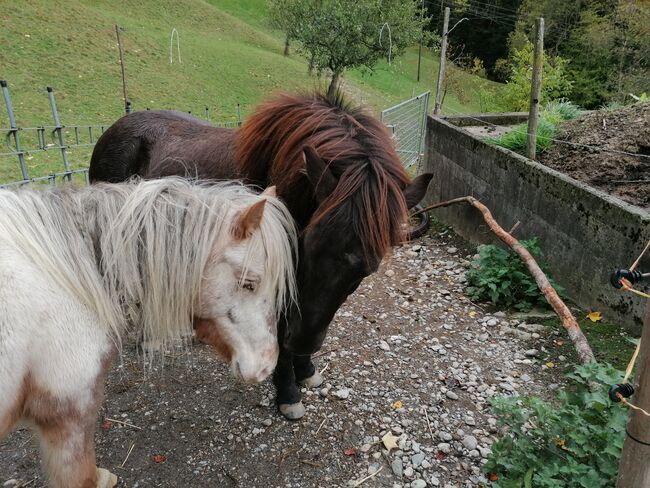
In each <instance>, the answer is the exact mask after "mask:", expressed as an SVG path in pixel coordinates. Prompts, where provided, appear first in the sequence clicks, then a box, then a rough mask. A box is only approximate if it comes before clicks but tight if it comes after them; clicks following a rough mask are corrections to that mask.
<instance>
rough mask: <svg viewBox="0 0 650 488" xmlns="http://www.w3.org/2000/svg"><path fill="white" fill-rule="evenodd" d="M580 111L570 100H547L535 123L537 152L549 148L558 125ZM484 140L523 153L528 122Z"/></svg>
mask: <svg viewBox="0 0 650 488" xmlns="http://www.w3.org/2000/svg"><path fill="white" fill-rule="evenodd" d="M580 113H581V111H580V108H579V107H577V106H576V105H574V104H573V103H571V102H567V101H553V102H549V103H548V104H547V105H546V107H544V109H543V110H542V112H541V114H540V117H539V121H538V123H537V139H536V150H537V152H542V151H546V150H548V149H550V147H551V146H552V145H553V139H554V138H555V135H556V134H557V130H558V126H559V125H560V124H561V123H562V122H564V121H565V120H571V119H575V118H577V117H579V116H580ZM485 140H486V141H487V142H489V143H491V144H496V145H497V146H501V147H505V148H506V149H510V150H511V151H515V152H518V153H520V154H525V153H526V147H527V145H528V123H526V122H525V123H523V124H519V125H516V126H514V127H513V128H512V130H510V131H509V132H506V133H505V134H503V135H502V136H500V137H486V138H485Z"/></svg>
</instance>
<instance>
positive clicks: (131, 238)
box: [0, 178, 296, 346]
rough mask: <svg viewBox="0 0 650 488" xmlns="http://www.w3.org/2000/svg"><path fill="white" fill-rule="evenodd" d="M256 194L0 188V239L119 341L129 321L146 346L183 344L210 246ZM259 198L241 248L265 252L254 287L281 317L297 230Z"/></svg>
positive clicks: (177, 187) (209, 189)
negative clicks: (268, 296)
mask: <svg viewBox="0 0 650 488" xmlns="http://www.w3.org/2000/svg"><path fill="white" fill-rule="evenodd" d="M260 198H261V197H260V196H258V195H256V194H254V193H253V192H251V191H250V190H249V189H248V188H246V187H244V186H242V185H240V184H233V183H217V184H202V183H192V182H188V181H186V180H183V179H180V178H166V179H162V180H152V181H143V182H130V183H126V184H120V185H106V184H104V185H93V186H90V187H85V188H64V189H48V190H43V191H37V190H17V191H9V190H3V191H0V209H1V211H0V240H2V241H5V242H7V243H9V244H11V245H12V246H14V247H15V248H16V249H17V250H19V251H20V252H22V253H23V254H24V255H25V256H27V257H28V258H29V259H31V260H32V261H33V262H34V263H35V264H36V265H37V266H38V267H39V268H40V269H41V270H43V272H44V273H46V274H48V275H49V276H51V277H52V278H53V279H54V280H55V281H56V283H57V284H58V285H59V286H61V287H63V288H64V289H66V290H68V291H69V292H70V293H72V294H74V295H75V296H76V297H77V298H78V299H79V300H80V301H81V302H82V303H83V304H84V305H86V306H87V307H88V308H89V309H91V310H92V311H94V312H95V313H96V314H97V315H98V317H99V319H100V322H101V323H102V324H103V326H105V327H107V328H108V330H109V331H110V333H111V334H112V336H113V338H114V340H115V341H116V343H117V344H118V345H119V344H121V341H122V337H123V335H124V333H125V331H126V328H127V325H128V324H132V325H133V327H134V328H136V329H139V330H141V331H142V338H143V340H144V343H145V344H155V345H158V346H165V345H167V344H171V343H178V342H179V341H181V342H182V343H186V341H187V339H188V338H189V337H190V336H191V333H192V320H191V319H192V316H193V307H194V305H195V304H196V302H197V300H198V297H199V291H200V288H201V282H202V277H203V272H204V269H205V266H206V264H207V262H208V259H209V258H210V256H211V253H212V250H213V248H214V247H215V246H218V245H220V243H221V245H223V243H225V242H228V239H229V237H228V236H229V235H230V232H231V227H232V224H233V219H234V218H235V217H236V216H237V214H238V213H239V211H240V210H242V209H244V208H246V207H248V206H249V205H252V204H253V203H255V202H256V201H258V200H259V199H260ZM264 198H266V197H264ZM267 200H268V201H267V204H266V207H265V211H264V218H263V219H262V223H261V227H260V229H259V230H258V231H257V232H255V233H254V234H253V237H252V238H251V239H250V245H249V249H248V252H249V255H250V254H251V253H258V252H264V253H265V270H264V281H263V282H262V283H261V286H263V287H265V290H263V292H265V293H269V292H272V291H273V290H277V293H276V295H275V299H276V312H277V313H279V312H280V311H281V310H282V309H283V307H284V305H285V303H286V301H287V300H293V299H295V281H294V268H293V255H295V244H296V234H295V229H294V225H293V220H292V218H291V216H290V214H289V212H288V211H287V210H286V208H285V207H284V205H282V204H281V203H280V202H279V201H278V200H277V199H275V198H267ZM287 236H288V237H287Z"/></svg>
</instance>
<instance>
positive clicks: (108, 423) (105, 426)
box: [102, 420, 113, 430]
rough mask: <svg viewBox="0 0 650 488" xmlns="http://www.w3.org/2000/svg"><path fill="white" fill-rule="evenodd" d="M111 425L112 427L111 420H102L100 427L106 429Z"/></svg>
mask: <svg viewBox="0 0 650 488" xmlns="http://www.w3.org/2000/svg"><path fill="white" fill-rule="evenodd" d="M111 427H113V422H111V421H110V420H104V421H103V422H102V429H106V430H108V429H110V428H111Z"/></svg>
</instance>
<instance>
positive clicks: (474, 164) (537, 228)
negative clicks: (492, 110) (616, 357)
mask: <svg viewBox="0 0 650 488" xmlns="http://www.w3.org/2000/svg"><path fill="white" fill-rule="evenodd" d="M453 121H454V122H455V123H457V124H458V125H464V126H466V125H467V124H468V122H467V120H462V121H460V122H459V120H458V117H454V119H453ZM506 122H507V120H505V119H504V120H501V124H504V123H506ZM514 122H520V120H519V117H517V119H515V120H514ZM477 123H478V122H477ZM426 147H427V154H426V159H425V165H424V170H425V171H430V172H432V173H433V174H434V178H433V181H432V183H431V186H430V187H429V193H428V194H427V197H426V200H425V203H433V202H438V201H444V200H449V199H451V198H456V197H461V196H466V195H472V196H474V197H476V198H478V199H479V200H481V202H483V203H485V204H486V205H487V206H488V207H489V208H490V210H491V212H492V213H493V215H494V217H495V218H496V220H497V222H499V223H500V225H501V226H502V227H503V228H505V229H506V230H509V229H510V228H511V227H512V226H513V225H514V224H515V223H516V222H517V221H521V225H520V226H519V228H518V229H517V231H516V232H515V237H517V238H518V239H525V238H529V237H535V236H536V237H539V238H540V239H541V242H542V249H543V252H544V254H545V256H546V261H547V262H548V264H549V269H550V273H549V274H550V275H551V276H552V277H553V278H554V279H555V280H556V281H558V282H559V283H560V284H561V285H562V286H563V287H565V288H566V291H567V294H568V295H569V297H570V298H571V299H572V300H574V301H575V302H576V303H577V304H578V305H579V306H581V307H582V308H585V309H591V310H598V311H600V312H602V313H603V315H604V316H605V318H606V320H608V321H611V322H615V323H620V324H621V325H624V326H625V327H626V328H627V329H628V330H630V331H631V332H633V333H639V332H640V330H641V324H642V318H643V309H644V307H645V299H643V298H641V297H637V296H634V295H632V294H630V293H622V292H620V291H618V290H615V289H614V288H613V287H612V286H611V285H610V284H609V275H610V273H611V271H612V270H613V269H615V268H628V267H629V266H630V265H631V264H632V262H633V261H634V259H636V257H637V256H638V255H639V253H640V252H641V250H642V249H643V247H644V246H645V244H646V243H647V242H648V240H649V239H650V226H649V225H648V224H649V223H650V216H649V215H648V212H646V211H645V210H643V209H641V208H638V207H635V206H633V205H629V204H627V203H625V202H623V201H621V200H619V199H618V198H614V197H612V196H609V195H607V194H605V193H604V192H602V191H599V190H596V189H594V188H591V187H589V186H587V185H585V184H582V183H580V182H577V181H576V180H574V179H572V178H570V177H568V176H565V175H563V174H561V173H558V172H557V171H555V170H552V169H550V168H547V167H545V166H543V165H541V164H539V163H536V162H534V161H531V160H529V159H527V158H525V157H522V156H520V155H518V154H516V153H513V152H512V151H509V150H507V149H503V148H500V147H496V146H493V145H489V144H486V143H484V142H483V141H481V140H480V139H477V138H475V137H474V136H472V135H471V134H469V133H468V132H467V131H466V130H464V129H462V128H460V127H458V126H457V125H455V124H452V123H451V121H448V120H444V119H441V118H434V117H429V118H428V122H427V144H426ZM585 164H587V163H585ZM435 215H436V217H437V218H439V219H440V220H441V221H443V222H444V223H446V224H449V225H451V226H452V227H453V228H454V229H455V230H456V232H458V233H459V234H460V235H462V236H463V237H465V238H466V239H468V240H469V241H471V242H474V243H491V242H495V240H496V239H495V237H494V236H493V235H492V233H491V232H490V231H489V229H488V228H487V226H486V225H485V222H484V221H483V219H482V217H481V215H480V214H479V212H478V211H477V210H476V209H474V208H473V207H471V206H469V205H464V204H461V205H454V206H451V207H447V208H444V209H439V210H436V211H435ZM640 268H641V269H642V270H644V271H650V258H649V257H646V258H645V259H644V261H643V262H642V263H641V267H640Z"/></svg>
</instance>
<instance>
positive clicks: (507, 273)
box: [466, 238, 562, 311]
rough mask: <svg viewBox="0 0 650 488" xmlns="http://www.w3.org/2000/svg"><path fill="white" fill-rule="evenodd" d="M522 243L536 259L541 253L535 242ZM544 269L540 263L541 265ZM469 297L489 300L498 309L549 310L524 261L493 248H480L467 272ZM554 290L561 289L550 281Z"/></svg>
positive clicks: (493, 246)
mask: <svg viewBox="0 0 650 488" xmlns="http://www.w3.org/2000/svg"><path fill="white" fill-rule="evenodd" d="M520 243H521V244H522V245H523V246H524V247H525V248H526V249H528V251H529V252H530V253H531V254H532V255H533V256H534V257H535V258H541V257H542V251H541V249H540V246H539V242H538V240H537V239H536V238H533V239H529V240H523V241H520ZM538 264H540V266H542V264H541V263H539V261H538ZM467 283H468V285H469V286H468V287H467V289H466V293H467V294H468V295H469V296H470V298H472V299H473V300H489V301H491V302H492V303H493V304H495V305H502V306H506V307H514V308H516V309H518V310H524V311H525V310H530V309H531V308H532V307H533V306H535V305H541V306H547V303H546V300H545V298H544V295H543V294H542V292H541V291H540V290H539V288H538V286H537V283H536V282H535V280H534V279H533V277H532V276H531V274H530V272H529V271H528V268H527V267H526V265H525V264H524V263H523V261H522V260H521V258H520V257H519V256H518V255H517V254H515V253H514V252H512V251H511V250H509V249H508V250H506V249H503V248H501V247H498V246H495V245H493V244H490V245H484V246H480V247H479V256H478V258H477V259H476V260H474V261H473V262H472V264H471V266H470V269H469V271H468V272H467ZM551 284H552V285H553V287H554V288H555V289H556V291H558V293H560V292H562V289H561V288H560V287H559V286H558V285H557V284H555V283H554V282H553V281H551Z"/></svg>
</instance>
